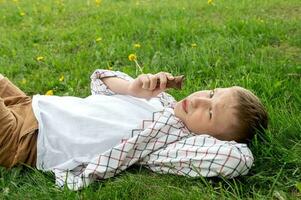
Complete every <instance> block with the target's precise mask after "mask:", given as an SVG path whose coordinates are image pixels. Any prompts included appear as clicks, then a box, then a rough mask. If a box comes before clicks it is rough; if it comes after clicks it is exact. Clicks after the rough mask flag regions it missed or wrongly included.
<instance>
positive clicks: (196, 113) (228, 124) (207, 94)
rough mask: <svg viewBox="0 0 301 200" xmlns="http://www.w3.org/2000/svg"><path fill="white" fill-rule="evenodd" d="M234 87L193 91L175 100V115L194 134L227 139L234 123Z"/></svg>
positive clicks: (235, 103)
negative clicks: (179, 99) (177, 100)
mask: <svg viewBox="0 0 301 200" xmlns="http://www.w3.org/2000/svg"><path fill="white" fill-rule="evenodd" d="M235 105H237V100H236V98H235V87H231V88H216V89H214V90H203V91H198V92H195V93H193V94H191V95H189V96H188V97H186V98H184V99H182V100H181V101H179V102H177V104H176V106H175V110H174V111H175V115H176V117H178V118H180V119H181V120H182V121H183V122H184V123H185V125H186V127H187V128H188V129H189V130H190V131H192V132H194V133H196V134H209V135H211V136H213V137H216V138H218V139H222V140H227V139H229V137H230V136H228V137H227V133H231V132H233V131H234V126H235V125H236V117H235V114H234V112H235V109H234V106H235Z"/></svg>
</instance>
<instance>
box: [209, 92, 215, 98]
mask: <svg viewBox="0 0 301 200" xmlns="http://www.w3.org/2000/svg"><path fill="white" fill-rule="evenodd" d="M213 95H214V90H211V91H210V92H209V98H212V97H213Z"/></svg>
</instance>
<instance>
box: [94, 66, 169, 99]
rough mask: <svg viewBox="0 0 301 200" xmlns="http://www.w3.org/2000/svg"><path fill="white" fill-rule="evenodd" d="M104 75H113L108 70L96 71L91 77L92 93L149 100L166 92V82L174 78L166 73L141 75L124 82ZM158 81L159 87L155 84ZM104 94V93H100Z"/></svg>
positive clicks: (118, 77) (114, 76) (116, 76)
mask: <svg viewBox="0 0 301 200" xmlns="http://www.w3.org/2000/svg"><path fill="white" fill-rule="evenodd" d="M105 73H114V72H110V71H108V70H105V71H103V70H102V71H96V72H94V74H93V75H92V76H91V79H92V85H91V88H92V93H93V92H94V94H98V91H101V90H102V91H107V93H106V94H124V95H131V96H134V97H139V98H145V99H149V98H152V97H155V96H157V95H158V94H159V93H161V92H163V91H165V90H166V83H167V80H172V79H174V77H173V76H172V75H171V74H169V73H166V72H160V73H157V74H154V75H153V74H141V75H139V76H138V77H137V78H136V79H134V80H126V79H124V77H120V76H118V75H114V74H111V75H104V74H105ZM159 81H160V86H159V87H158V86H157V84H158V82H159ZM102 93H104V92H102Z"/></svg>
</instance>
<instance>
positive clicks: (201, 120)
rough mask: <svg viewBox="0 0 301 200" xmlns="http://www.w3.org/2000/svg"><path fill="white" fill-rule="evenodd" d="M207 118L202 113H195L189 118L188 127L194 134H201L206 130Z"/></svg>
mask: <svg viewBox="0 0 301 200" xmlns="http://www.w3.org/2000/svg"><path fill="white" fill-rule="evenodd" d="M206 124H208V123H207V122H206V117H205V116H204V115H203V114H202V112H200V111H199V112H194V113H193V114H192V115H190V116H189V117H188V118H187V127H188V128H189V129H190V130H191V131H194V132H196V133H197V132H201V131H202V130H205V129H206Z"/></svg>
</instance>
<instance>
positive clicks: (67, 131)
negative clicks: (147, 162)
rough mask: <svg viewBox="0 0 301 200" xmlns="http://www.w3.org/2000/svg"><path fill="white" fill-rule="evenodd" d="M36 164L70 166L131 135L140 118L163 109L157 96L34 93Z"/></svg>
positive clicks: (45, 167) (54, 166)
mask: <svg viewBox="0 0 301 200" xmlns="http://www.w3.org/2000/svg"><path fill="white" fill-rule="evenodd" d="M32 105H33V110H34V113H35V116H36V118H37V120H38V122H39V134H38V140H37V168H38V169H43V170H50V169H53V168H60V169H73V168H74V167H76V166H78V164H79V163H80V164H82V163H87V162H89V161H90V160H91V159H92V158H93V157H95V156H96V155H98V154H101V153H103V152H105V151H107V150H109V149H111V148H113V147H114V146H116V145H118V144H119V143H120V142H121V141H122V139H127V138H129V137H131V133H132V130H133V129H137V128H138V127H139V125H140V124H141V123H142V120H143V119H149V118H151V117H152V114H153V112H156V111H160V110H163V106H162V104H161V103H160V102H159V101H158V99H156V98H153V99H151V100H149V101H147V100H145V99H140V98H135V97H132V96H126V95H113V96H105V95H92V96H89V97H87V98H78V97H69V96H66V97H58V96H44V95H35V96H34V97H33V103H32Z"/></svg>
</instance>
